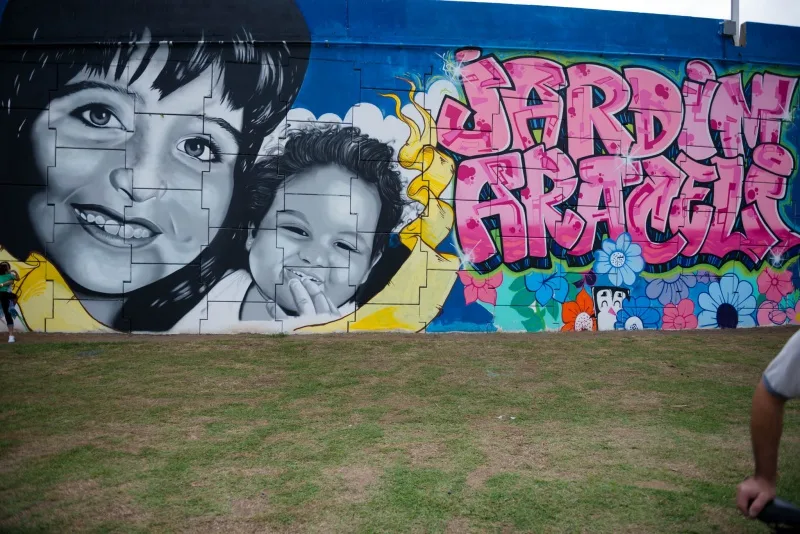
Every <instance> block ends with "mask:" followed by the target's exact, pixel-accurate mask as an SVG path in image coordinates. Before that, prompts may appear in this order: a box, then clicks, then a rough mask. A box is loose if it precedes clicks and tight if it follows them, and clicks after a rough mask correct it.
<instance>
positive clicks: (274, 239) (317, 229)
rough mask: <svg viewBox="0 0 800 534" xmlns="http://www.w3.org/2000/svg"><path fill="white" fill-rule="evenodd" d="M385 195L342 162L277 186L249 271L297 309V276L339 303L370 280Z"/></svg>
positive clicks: (267, 291) (253, 247)
mask: <svg viewBox="0 0 800 534" xmlns="http://www.w3.org/2000/svg"><path fill="white" fill-rule="evenodd" d="M380 210H381V199H380V196H379V195H378V190H377V188H376V187H375V186H374V185H373V184H370V183H368V182H366V181H364V180H359V179H356V178H355V177H353V176H352V174H351V173H350V172H349V171H347V170H345V169H343V168H342V167H339V166H338V165H326V166H323V167H314V168H311V169H309V170H308V171H305V172H303V173H301V174H298V175H296V176H294V177H292V178H290V179H289V180H287V182H286V183H285V185H284V187H282V188H281V189H279V190H278V192H277V195H276V198H275V202H273V204H272V207H271V208H270V210H269V212H268V213H267V216H266V217H265V219H264V221H263V222H262V224H261V228H260V229H259V230H258V231H257V232H256V234H255V238H254V239H253V242H252V245H251V246H250V247H249V251H250V272H251V273H252V275H253V279H254V280H255V282H256V284H257V285H258V287H259V289H260V290H261V292H262V293H263V294H264V295H265V296H266V297H268V298H271V299H274V300H275V301H276V302H277V303H278V305H280V306H281V307H282V308H283V309H285V310H287V311H292V312H296V311H297V309H296V305H295V302H294V299H293V297H292V294H291V291H290V290H289V281H290V280H291V279H292V278H298V279H301V280H302V279H309V280H311V281H312V282H313V283H315V284H317V285H318V286H319V287H320V288H321V289H322V292H323V293H325V295H327V297H328V298H329V299H330V300H331V302H332V303H333V304H334V305H335V306H336V307H340V306H342V305H343V304H345V303H346V302H347V301H349V300H350V299H351V298H352V297H353V295H354V294H355V291H356V288H357V287H358V285H360V284H362V283H364V281H366V279H367V276H368V275H369V272H370V269H371V268H372V266H373V265H374V263H375V262H374V261H373V260H372V245H373V239H374V235H375V234H374V233H375V230H376V229H377V226H378V217H379V215H380ZM376 260H377V258H376Z"/></svg>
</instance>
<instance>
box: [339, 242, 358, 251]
mask: <svg viewBox="0 0 800 534" xmlns="http://www.w3.org/2000/svg"><path fill="white" fill-rule="evenodd" d="M336 246H337V247H339V248H341V249H344V250H346V251H348V252H358V249H357V248H356V247H354V246H352V245H350V244H349V243H345V242H343V241H337V242H336Z"/></svg>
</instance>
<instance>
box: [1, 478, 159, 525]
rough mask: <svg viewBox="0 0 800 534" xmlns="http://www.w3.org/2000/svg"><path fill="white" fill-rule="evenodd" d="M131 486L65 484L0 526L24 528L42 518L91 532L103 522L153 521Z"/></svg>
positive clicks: (78, 481)
mask: <svg viewBox="0 0 800 534" xmlns="http://www.w3.org/2000/svg"><path fill="white" fill-rule="evenodd" d="M130 490H131V486H130V485H129V484H126V485H122V486H117V487H102V486H101V485H100V484H99V483H98V482H97V481H95V480H77V481H70V482H62V483H60V484H57V485H55V486H54V487H52V488H51V489H50V490H49V491H47V492H46V493H45V494H44V495H41V496H40V497H39V499H38V502H36V503H35V504H34V505H33V506H31V507H28V508H26V509H25V510H23V511H22V512H20V513H18V514H16V515H14V516H12V517H9V518H6V519H4V520H2V521H0V527H10V528H21V527H26V526H29V525H31V524H35V520H36V519H38V518H40V517H47V518H49V519H50V520H51V521H54V522H56V523H63V524H65V525H69V528H67V529H66V531H73V532H74V531H87V530H92V529H94V528H96V527H98V526H99V525H102V524H103V523H108V522H117V523H124V524H126V525H129V526H131V527H136V526H139V527H141V526H143V525H146V524H147V523H148V522H149V521H150V520H151V518H152V516H151V514H150V513H149V511H148V510H145V509H143V508H141V507H139V506H137V505H136V504H134V502H133V498H132V496H131V494H130Z"/></svg>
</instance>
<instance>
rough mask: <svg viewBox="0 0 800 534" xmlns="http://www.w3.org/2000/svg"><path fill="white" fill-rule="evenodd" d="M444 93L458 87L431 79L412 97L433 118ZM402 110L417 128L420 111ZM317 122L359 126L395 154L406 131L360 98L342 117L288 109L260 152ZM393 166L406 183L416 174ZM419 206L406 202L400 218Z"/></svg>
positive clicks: (420, 123)
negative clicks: (294, 131) (408, 204)
mask: <svg viewBox="0 0 800 534" xmlns="http://www.w3.org/2000/svg"><path fill="white" fill-rule="evenodd" d="M395 94H397V96H399V97H400V100H401V102H402V101H406V102H407V101H408V91H395ZM447 95H450V96H453V97H457V96H458V91H457V89H456V86H455V85H453V83H451V82H450V81H447V80H439V81H436V82H434V83H433V84H432V85H431V87H430V88H429V89H428V91H426V92H417V93H416V95H415V97H414V100H415V101H416V102H417V104H419V105H420V106H422V107H423V108H425V109H427V110H428V111H429V112H430V113H431V115H432V116H433V118H434V119H436V117H437V115H438V114H439V109H440V108H441V106H442V102H443V101H444V98H445V96H447ZM387 103H388V104H390V105H393V102H392V101H391V100H389V99H388V98H387ZM402 111H403V114H404V115H406V116H407V117H409V118H411V119H412V120H413V121H414V122H415V123H416V124H417V126H418V127H419V128H420V130H422V129H423V120H422V115H421V114H420V112H419V111H417V109H416V108H415V107H414V106H413V105H412V104H411V103H407V104H405V105H404V106H403V108H402ZM319 123H328V124H344V125H352V126H355V127H357V128H359V129H360V130H361V133H363V134H365V135H368V136H370V137H372V138H374V139H377V140H379V141H381V142H384V143H387V144H388V145H389V146H391V147H392V148H393V149H394V153H395V155H397V154H398V152H399V151H400V149H401V148H402V147H403V145H404V144H405V142H406V140H407V139H408V136H409V134H410V130H409V128H408V126H407V125H406V124H405V123H404V122H403V121H401V120H400V119H398V118H397V117H396V116H395V115H394V113H393V112H392V113H390V114H389V115H387V116H384V115H383V112H382V111H381V109H380V108H379V107H377V106H376V105H374V104H370V103H365V102H361V103H357V104H355V105H354V106H353V107H351V108H350V109H349V110H348V111H347V113H346V114H345V116H344V117H339V116H338V115H336V114H334V113H325V114H322V115H320V116H319V117H315V116H314V114H313V113H312V112H311V111H310V110H308V109H304V108H293V109H292V110H290V111H289V114H288V116H287V118H286V121H285V122H284V123H283V125H282V126H280V127H278V128H277V129H276V131H275V132H273V134H272V135H270V136H269V137H267V138H266V139H265V140H264V143H263V144H262V148H261V153H262V154H266V153H268V152H273V151H276V150H280V147H281V144H282V140H283V139H284V138H285V136H286V133H287V132H289V131H291V130H294V129H299V128H313V127H315V126H316V125H318V124H319ZM397 170H398V171H400V174H401V175H402V177H403V181H404V183H405V184H406V185H407V184H408V183H409V182H410V181H411V180H412V179H413V178H414V177H416V176H417V174H418V173H417V172H416V171H409V170H406V169H403V168H402V167H400V166H399V165H397ZM420 210H421V206H418V205H416V206H410V207H409V209H408V210H407V211H406V213H405V214H404V217H403V219H404V222H407V221H408V220H410V219H411V218H413V217H416V216H417V214H418V213H419V211H420Z"/></svg>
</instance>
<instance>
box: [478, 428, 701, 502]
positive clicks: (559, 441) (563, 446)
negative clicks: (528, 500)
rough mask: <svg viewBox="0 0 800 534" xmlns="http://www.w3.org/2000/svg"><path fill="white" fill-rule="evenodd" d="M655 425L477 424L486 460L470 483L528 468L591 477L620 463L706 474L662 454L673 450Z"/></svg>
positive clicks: (547, 476)
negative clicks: (650, 427) (651, 426)
mask: <svg viewBox="0 0 800 534" xmlns="http://www.w3.org/2000/svg"><path fill="white" fill-rule="evenodd" d="M651 430H652V429H633V428H626V427H610V426H603V427H599V426H594V425H590V426H586V427H580V426H578V427H575V426H565V425H561V424H558V423H546V424H540V425H536V426H535V427H529V426H522V425H515V424H505V423H502V422H491V423H484V424H476V425H473V430H472V431H471V432H474V433H476V434H477V442H478V447H479V448H480V450H481V451H482V453H483V454H484V456H485V458H486V460H485V462H484V465H482V466H480V467H478V468H477V469H475V470H474V471H472V472H471V473H469V474H468V476H467V484H468V485H469V486H470V487H471V488H474V489H476V488H480V487H481V486H483V484H484V483H485V482H486V481H487V480H488V479H490V478H492V477H494V476H496V475H499V474H502V473H518V474H526V475H528V476H532V477H535V478H538V479H541V480H561V481H563V480H585V479H586V478H588V477H591V476H608V473H610V472H616V469H617V468H618V466H628V467H635V468H636V469H640V470H642V469H644V470H654V471H665V470H666V471H669V472H672V473H676V474H677V475H680V477H682V478H688V479H698V478H702V476H703V473H701V470H700V469H699V468H698V466H697V465H695V464H693V463H691V462H679V461H674V460H670V459H665V458H662V457H661V455H662V454H664V453H665V452H669V444H668V443H665V441H664V440H663V439H661V438H660V436H658V435H657V434H654V433H652V432H651ZM654 489H657V488H654Z"/></svg>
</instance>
